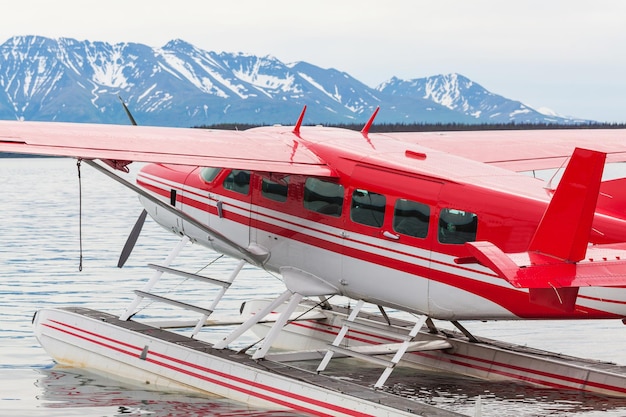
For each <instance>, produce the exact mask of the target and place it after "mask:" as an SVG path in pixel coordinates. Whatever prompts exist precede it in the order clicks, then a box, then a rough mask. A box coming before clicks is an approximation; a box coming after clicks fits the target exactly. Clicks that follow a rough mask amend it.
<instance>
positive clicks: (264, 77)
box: [0, 36, 591, 127]
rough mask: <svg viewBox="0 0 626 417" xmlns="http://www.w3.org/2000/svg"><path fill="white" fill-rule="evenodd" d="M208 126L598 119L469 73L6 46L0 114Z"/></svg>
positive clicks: (27, 41)
mask: <svg viewBox="0 0 626 417" xmlns="http://www.w3.org/2000/svg"><path fill="white" fill-rule="evenodd" d="M119 98H122V99H123V100H124V101H125V102H126V104H127V105H128V107H129V108H130V109H131V111H132V113H133V115H134V116H135V119H136V120H137V121H138V123H140V124H143V125H155V126H180V127H188V126H200V125H211V124H218V123H250V124H274V123H284V124H291V123H293V122H294V121H295V119H296V118H297V115H298V114H299V112H300V111H301V109H302V107H303V106H304V105H306V106H307V117H306V123H311V124H337V123H342V124H349V123H363V122H365V121H366V120H367V119H368V118H369V116H370V115H371V114H372V112H373V111H374V109H376V108H377V107H380V109H381V111H380V113H379V115H378V117H377V122H381V123H406V124H411V123H469V124H477V123H560V124H577V123H586V122H591V121H587V120H582V119H575V118H566V117H560V116H556V115H550V114H543V113H541V112H539V111H537V110H535V109H532V108H531V107H529V106H526V105H524V104H523V103H521V102H519V101H515V100H511V99H508V98H505V97H503V96H500V95H497V94H495V93H492V92H490V91H488V90H486V89H484V88H483V87H482V86H480V85H479V84H478V83H475V82H474V81H472V80H470V79H468V78H466V77H464V76H463V75H461V74H455V73H452V74H442V75H435V76H430V77H425V78H415V79H411V80H402V79H399V78H397V77H392V78H391V79H389V80H387V81H384V82H382V83H380V84H379V85H378V86H376V87H369V86H367V85H366V84H364V83H363V82H361V81H359V80H358V79H356V78H354V77H352V76H351V75H350V74H348V73H346V72H343V71H340V70H337V69H334V68H329V69H324V68H321V67H318V66H316V65H314V64H311V63H308V62H304V61H300V62H294V63H283V62H282V61H280V60H279V59H277V58H276V57H273V56H271V55H266V56H263V57H259V56H256V55H252V54H245V53H242V52H238V53H228V52H220V53H217V52H213V51H205V50H203V49H200V48H197V47H195V46H194V45H192V44H190V43H188V42H186V41H184V40H182V39H173V40H171V41H169V42H167V43H166V44H165V45H164V46H163V47H160V48H154V47H150V46H147V45H143V44H139V43H117V44H109V43H106V42H99V41H95V42H93V41H78V40H76V39H72V38H58V39H52V38H46V37H41V36H15V37H12V38H10V39H9V40H7V41H6V42H5V43H3V44H2V45H0V119H7V120H16V119H17V120H42V121H69V122H92V123H119V124H126V123H128V121H127V120H126V115H125V114H124V112H123V111H122V109H121V106H120V103H119Z"/></svg>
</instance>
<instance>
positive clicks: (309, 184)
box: [302, 177, 345, 217]
mask: <svg viewBox="0 0 626 417" xmlns="http://www.w3.org/2000/svg"><path fill="white" fill-rule="evenodd" d="M344 196H345V189H344V187H343V185H341V184H338V183H336V182H333V181H325V180H322V179H320V178H315V177H308V178H307V179H306V181H305V182H304V193H303V199H302V204H303V206H304V208H305V209H307V210H309V211H313V212H316V213H320V214H324V215H326V216H332V217H341V213H342V211H343V200H344Z"/></svg>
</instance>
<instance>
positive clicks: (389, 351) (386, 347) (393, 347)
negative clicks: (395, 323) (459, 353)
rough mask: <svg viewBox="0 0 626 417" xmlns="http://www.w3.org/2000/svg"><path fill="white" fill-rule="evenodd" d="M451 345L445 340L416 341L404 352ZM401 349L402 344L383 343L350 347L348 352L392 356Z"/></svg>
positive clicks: (440, 348)
mask: <svg viewBox="0 0 626 417" xmlns="http://www.w3.org/2000/svg"><path fill="white" fill-rule="evenodd" d="M451 347H452V345H451V344H450V342H448V341H445V340H418V341H415V342H409V343H408V345H407V347H406V350H405V352H425V351H429V350H444V349H450V348H451ZM401 348H402V343H385V344H381V345H363V346H352V347H351V348H350V350H352V351H353V352H357V353H362V354H364V355H394V354H395V353H396V352H397V351H399V350H400V349H401Z"/></svg>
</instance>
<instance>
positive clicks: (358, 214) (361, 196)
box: [350, 190, 385, 227]
mask: <svg viewBox="0 0 626 417" xmlns="http://www.w3.org/2000/svg"><path fill="white" fill-rule="evenodd" d="M350 219H351V220H352V221H353V222H355V223H360V224H364V225H366V226H374V227H382V225H383V222H384V219H385V196H384V195H382V194H377V193H372V192H369V191H367V190H354V192H353V193H352V205H351V207H350Z"/></svg>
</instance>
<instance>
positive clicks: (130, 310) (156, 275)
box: [120, 236, 189, 321]
mask: <svg viewBox="0 0 626 417" xmlns="http://www.w3.org/2000/svg"><path fill="white" fill-rule="evenodd" d="M187 242H189V238H188V237H187V236H183V238H182V239H181V240H180V242H178V244H177V245H176V246H175V247H174V249H172V251H171V252H170V254H169V255H168V256H167V258H166V259H165V261H163V264H164V266H169V265H170V264H171V263H172V261H174V259H176V257H177V256H178V255H179V254H180V251H181V250H183V247H184V246H185V245H186V244H187ZM162 275H163V271H155V273H154V274H153V275H152V278H150V280H149V281H148V282H146V284H145V285H144V286H143V288H142V289H141V290H142V291H144V292H149V291H150V290H151V289H152V287H154V285H155V284H156V283H157V282H159V279H161V276H162ZM142 298H143V297H141V296H138V295H136V296H135V299H134V300H133V301H132V303H130V305H129V306H128V308H127V309H126V311H125V312H124V314H122V315H121V316H120V320H122V321H126V320H128V319H129V318H130V316H131V315H132V314H133V312H134V311H135V309H136V308H137V306H139V303H141V300H142Z"/></svg>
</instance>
